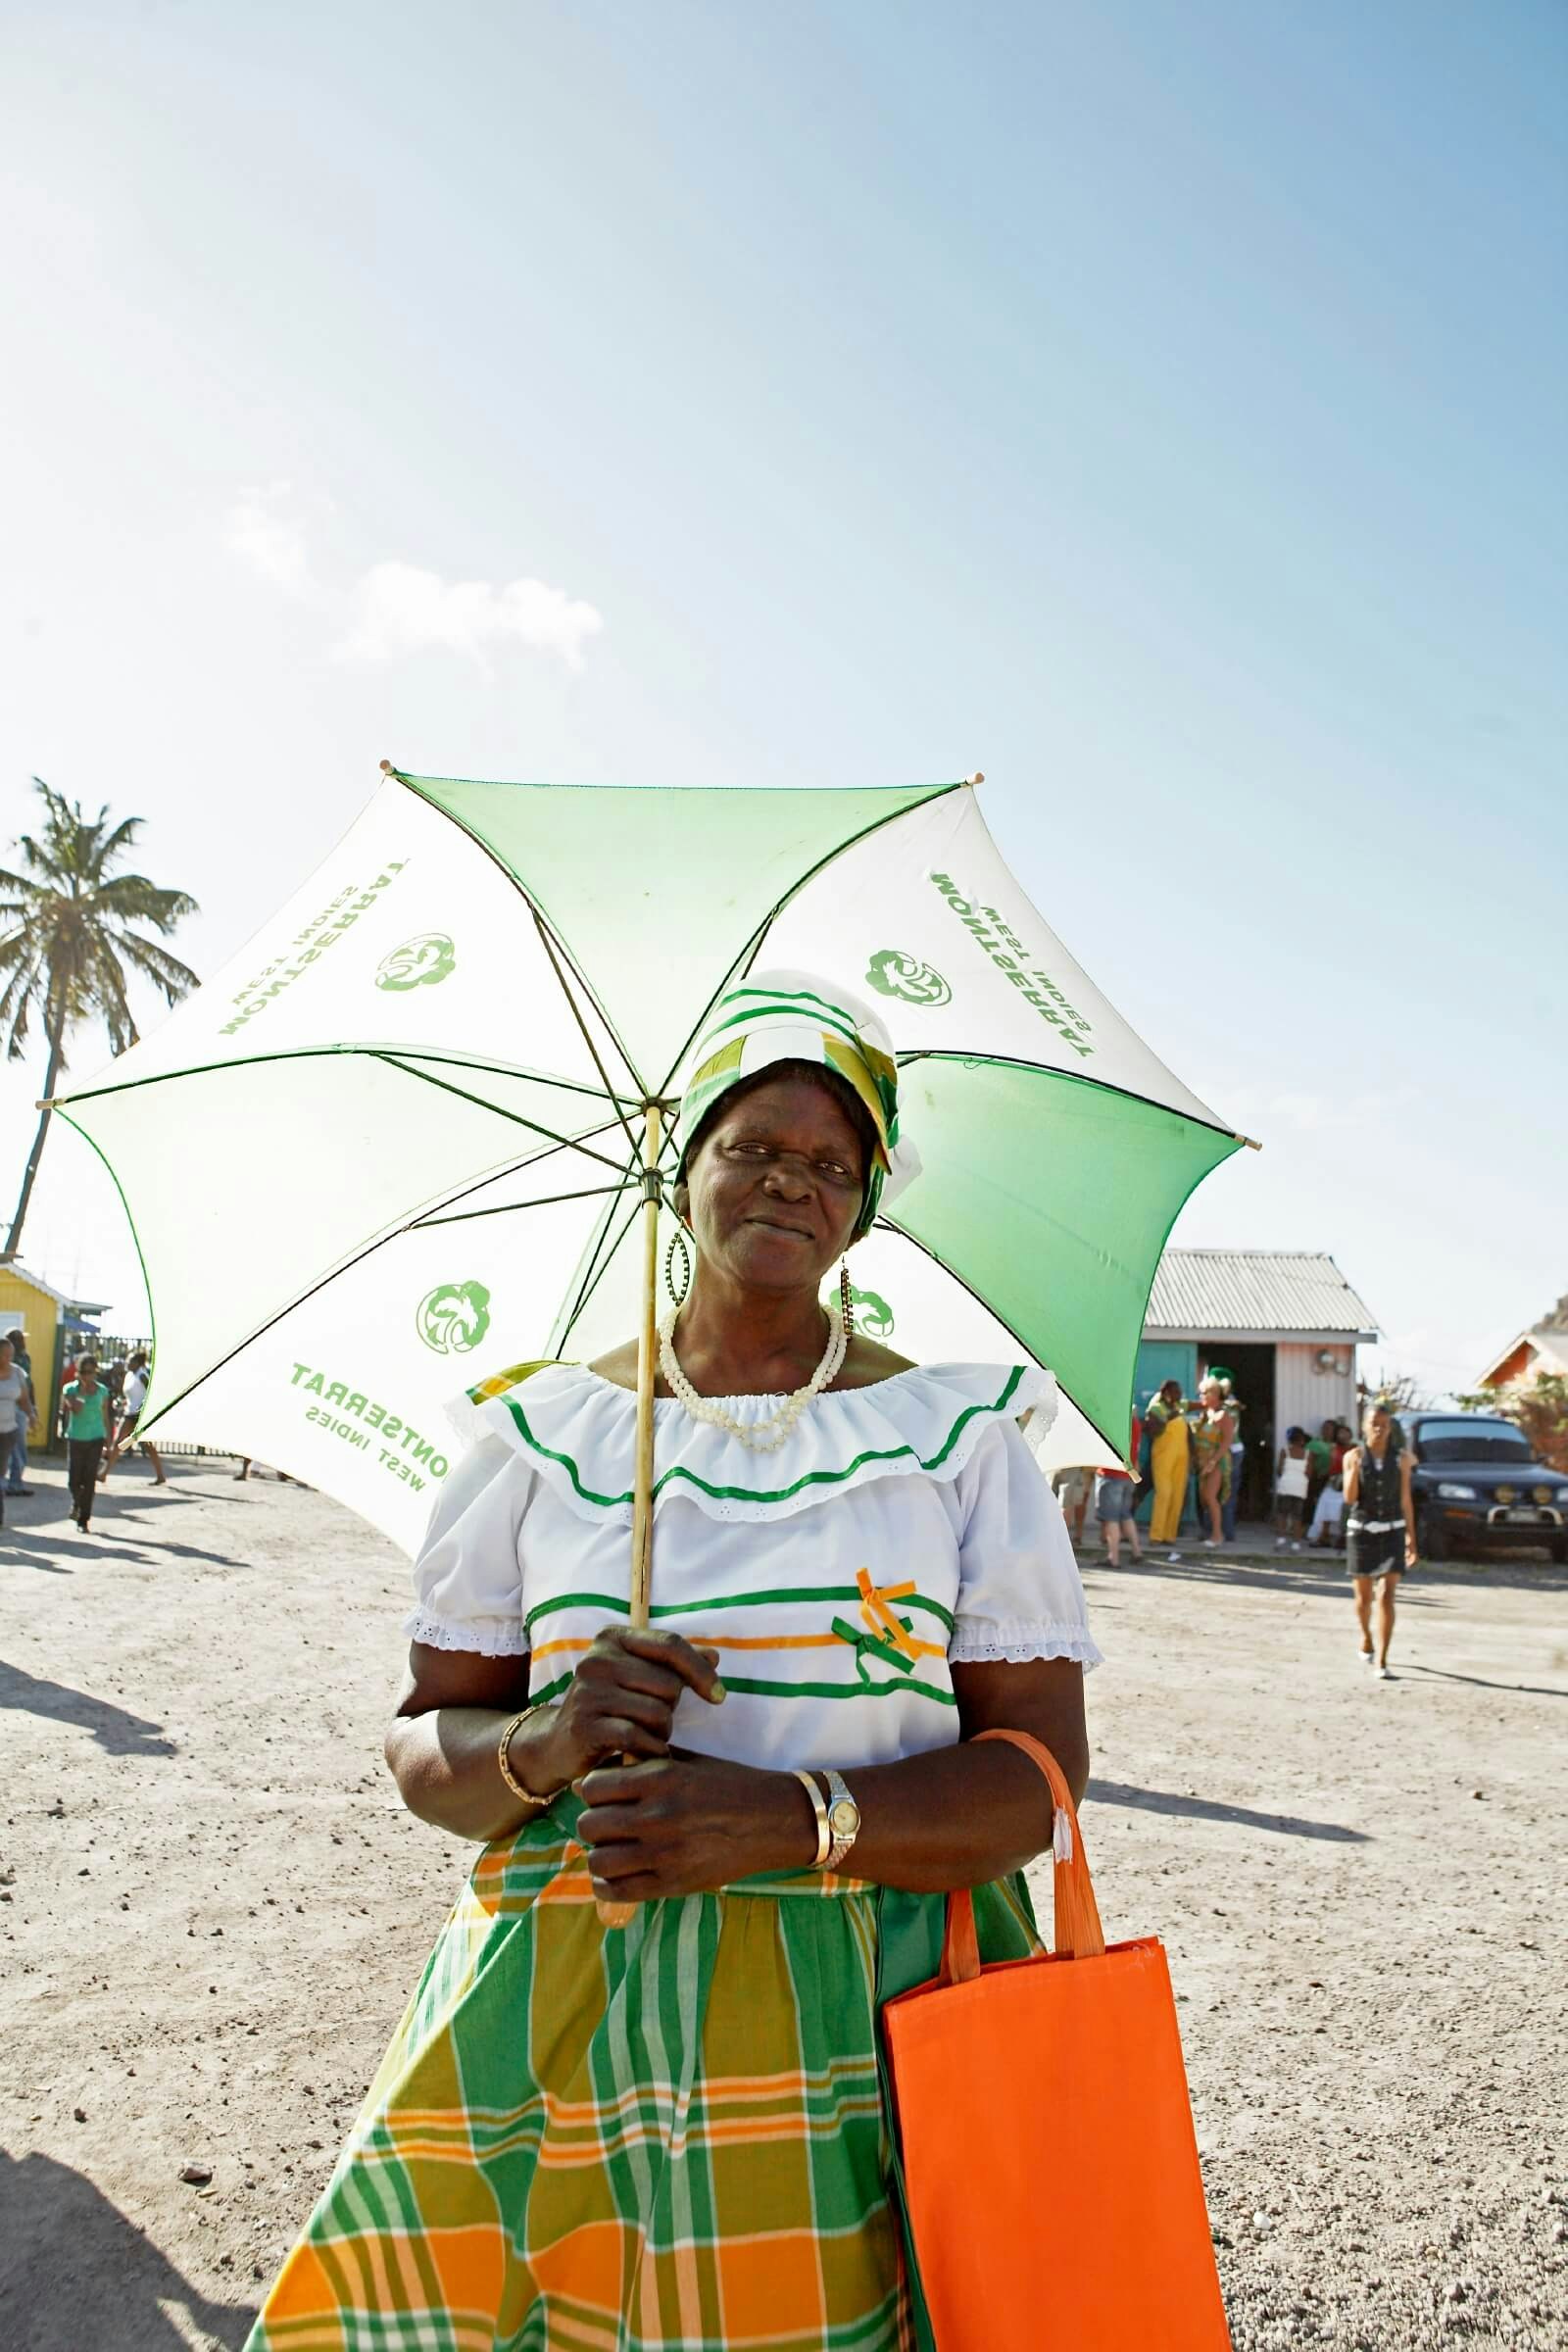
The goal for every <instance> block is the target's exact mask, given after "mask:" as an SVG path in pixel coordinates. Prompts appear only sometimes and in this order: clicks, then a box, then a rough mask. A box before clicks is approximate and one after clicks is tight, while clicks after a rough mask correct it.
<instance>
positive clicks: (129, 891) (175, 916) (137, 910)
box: [92, 874, 201, 937]
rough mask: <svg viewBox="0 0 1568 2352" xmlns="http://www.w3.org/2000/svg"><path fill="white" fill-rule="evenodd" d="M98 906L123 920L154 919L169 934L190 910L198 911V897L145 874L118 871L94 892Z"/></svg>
mask: <svg viewBox="0 0 1568 2352" xmlns="http://www.w3.org/2000/svg"><path fill="white" fill-rule="evenodd" d="M92 895H93V902H94V906H95V907H98V908H102V910H103V912H104V913H106V914H114V915H118V916H119V917H120V918H121V919H122V920H123V921H132V920H133V921H136V922H142V923H155V924H156V925H157V927H158V929H159V930H160V931H162V932H163V933H164V934H165V936H166V937H167V936H168V934H169V933H170V932H171V931H172V929H173V928H174V925H175V924H176V923H177V922H179V921H180V920H181V919H182V918H183V917H184V916H185V915H187V914H199V913H200V912H201V909H200V907H198V906H197V904H196V902H195V900H194V899H193V898H190V897H188V896H187V895H186V893H185V892H184V891H182V890H165V889H164V888H163V887H162V885H161V884H159V883H157V882H150V881H149V880H148V879H147V876H146V875H145V874H116V875H115V877H114V879H113V880H112V881H110V882H105V883H103V884H101V885H100V886H99V888H97V889H96V890H95V891H94V892H93V894H92Z"/></svg>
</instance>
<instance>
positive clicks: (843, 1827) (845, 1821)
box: [822, 1771, 860, 1870]
mask: <svg viewBox="0 0 1568 2352" xmlns="http://www.w3.org/2000/svg"><path fill="white" fill-rule="evenodd" d="M822 1778H823V1780H824V1781H826V1783H827V1826H828V1828H829V1829H830V1830H831V1831H832V1833H833V1842H832V1844H831V1845H830V1846H829V1848H828V1852H827V1859H826V1861H825V1862H824V1863H823V1865H822V1868H823V1869H824V1870H837V1869H838V1867H839V1865H840V1864H841V1863H842V1862H843V1861H844V1859H845V1857H846V1855H847V1854H848V1853H849V1850H850V1848H851V1846H852V1845H853V1844H854V1843H855V1840H856V1839H857V1838H858V1836H859V1835H860V1808H859V1806H858V1804H857V1803H856V1801H855V1799H854V1797H853V1796H852V1795H851V1794H850V1791H849V1789H848V1787H847V1786H846V1784H845V1780H844V1776H843V1774H842V1773H838V1772H832V1771H824V1772H823V1775H822Z"/></svg>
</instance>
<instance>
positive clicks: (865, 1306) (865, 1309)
mask: <svg viewBox="0 0 1568 2352" xmlns="http://www.w3.org/2000/svg"><path fill="white" fill-rule="evenodd" d="M850 1303H851V1305H852V1306H853V1307H854V1309H855V1327H856V1329H857V1330H858V1331H863V1332H864V1334H865V1336H866V1338H867V1339H868V1340H890V1339H891V1338H892V1337H893V1309H892V1307H891V1306H889V1304H888V1302H887V1300H886V1299H879V1298H878V1297H877V1295H876V1293H875V1291H858V1290H856V1289H854V1288H853V1287H852V1288H851V1291H850Z"/></svg>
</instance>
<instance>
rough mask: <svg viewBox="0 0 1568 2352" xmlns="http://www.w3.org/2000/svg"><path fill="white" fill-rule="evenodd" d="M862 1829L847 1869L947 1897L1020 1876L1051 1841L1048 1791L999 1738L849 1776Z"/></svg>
mask: <svg viewBox="0 0 1568 2352" xmlns="http://www.w3.org/2000/svg"><path fill="white" fill-rule="evenodd" d="M844 1778H845V1781H846V1783H847V1785H848V1787H849V1790H850V1793H851V1795H852V1796H853V1797H854V1798H855V1801H856V1803H857V1804H858V1806H859V1808H860V1831H859V1836H858V1838H856V1840H855V1845H854V1848H853V1850H852V1852H851V1854H850V1856H849V1859H848V1860H847V1861H846V1863H845V1865H844V1868H845V1870H846V1871H848V1872H850V1873H852V1874H853V1875H854V1876H855V1877H856V1878H858V1879H870V1880H872V1881H874V1882H875V1884H876V1885H878V1886H880V1887H905V1888H907V1890H908V1891H909V1892H910V1893H911V1894H946V1893H948V1892H950V1891H951V1889H952V1888H954V1887H979V1886H982V1885H983V1884H984V1883H985V1882H986V1881H987V1880H990V1879H1000V1878H1005V1876H1006V1875H1007V1873H1008V1872H1009V1871H1014V1870H1022V1869H1023V1867H1024V1865H1025V1864H1026V1863H1028V1862H1032V1861H1033V1860H1034V1858H1035V1856H1036V1855H1037V1854H1039V1853H1043V1852H1044V1851H1045V1850H1046V1848H1047V1847H1048V1846H1049V1845H1050V1843H1051V1832H1052V1820H1053V1811H1054V1808H1053V1806H1052V1801H1051V1791H1050V1789H1048V1788H1047V1786H1046V1783H1045V1779H1044V1776H1043V1775H1042V1774H1041V1772H1040V1771H1039V1769H1038V1767H1037V1766H1036V1765H1034V1764H1033V1763H1031V1762H1030V1760H1029V1758H1028V1757H1027V1756H1026V1755H1024V1754H1023V1753H1021V1751H1020V1750H1019V1749H1017V1748H1015V1747H1010V1746H1008V1745H1006V1744H1005V1742H1004V1741H1002V1740H987V1741H986V1742H985V1744H984V1745H983V1746H976V1745H974V1744H973V1742H972V1741H968V1740H965V1741H964V1742H963V1743H962V1744H961V1745H960V1746H957V1747H942V1748H936V1749H934V1750H933V1751H932V1752H931V1753H930V1754H929V1755H924V1756H907V1757H905V1759H904V1760H903V1762H902V1763H899V1764H873V1765H871V1766H869V1767H867V1768H866V1769H863V1770H861V1771H858V1772H850V1773H846V1774H845V1776H844Z"/></svg>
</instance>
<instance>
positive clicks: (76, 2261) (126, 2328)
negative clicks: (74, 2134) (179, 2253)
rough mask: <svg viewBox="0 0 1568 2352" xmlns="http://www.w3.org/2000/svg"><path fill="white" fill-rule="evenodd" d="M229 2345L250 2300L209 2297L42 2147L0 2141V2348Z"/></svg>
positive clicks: (74, 2350)
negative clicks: (0, 2339)
mask: <svg viewBox="0 0 1568 2352" xmlns="http://www.w3.org/2000/svg"><path fill="white" fill-rule="evenodd" d="M165 2304H172V2305H173V2306H174V2308H175V2309H176V2310H177V2311H180V2312H182V2313H183V2314H184V2315H185V2317H186V2318H187V2319H188V2320H189V2322H190V2323H191V2326H192V2327H195V2328H196V2329H198V2330H199V2331H201V2333H202V2336H203V2340H204V2341H210V2342H213V2343H218V2344H222V2345H224V2346H225V2347H227V2348H228V2352H237V2347H238V2346H240V2345H241V2344H243V2343H244V2341H245V2338H246V2336H247V2334H248V2333H249V2331H250V2327H251V2324H252V2322H253V2321H254V2319H255V2317H256V2312H255V2307H254V2306H248V2307H247V2306H241V2305H239V2304H226V2303H209V2301H208V2300H207V2298H206V2296H205V2295H203V2294H201V2293H199V2292H198V2291H197V2289H196V2288H195V2287H194V2286H192V2284H191V2283H190V2280H189V2279H188V2278H184V2277H183V2276H182V2274H181V2273H180V2272H178V2271H176V2270H175V2268H174V2266H173V2264H172V2262H170V2261H169V2259H168V2257H167V2256H166V2255H164V2254H163V2253H161V2252H160V2251H159V2249H158V2247H157V2246H155V2245H154V2244H153V2243H152V2242H151V2240H150V2239H149V2238H148V2237H146V2236H145V2235H144V2233H143V2232H142V2231H141V2230H140V2229H137V2228H136V2226H135V2224H134V2223H133V2222H128V2221H127V2220H126V2219H125V2216H124V2215H123V2213H122V2212H121V2211H120V2208H119V2207H118V2206H117V2205H112V2204H111V2203H110V2201H109V2199H108V2198H107V2197H106V2196H105V2195H104V2194H103V2192H102V2190H100V2189H97V2188H95V2187H94V2186H93V2184H92V2182H91V2181H90V2180H87V2179H86V2178H85V2177H84V2176H83V2175H82V2174H80V2173H78V2172H73V2170H72V2168H71V2166H70V2165H68V2164H57V2163H56V2162H55V2160H54V2158H53V2157H51V2156H38V2155H32V2156H23V2157H15V2156H10V2155H8V2154H7V2153H6V2151H5V2150H4V2149H3V2148H0V2310H3V2311H4V2313H5V2315H6V2316H5V2331H4V2341H5V2344H6V2347H7V2352H87V2348H88V2347H89V2346H93V2347H97V2348H98V2352H110V2348H111V2347H113V2352H185V2348H186V2347H187V2346H188V2344H189V2342H190V2337H189V2335H188V2334H187V2333H185V2332H183V2331H182V2330H181V2329H180V2328H178V2327H175V2325H174V2322H173V2321H172V2319H171V2318H170V2316H169V2314H168V2312H167V2311H166V2310H165V2309H164V2308H163V2307H164V2305H165Z"/></svg>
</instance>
